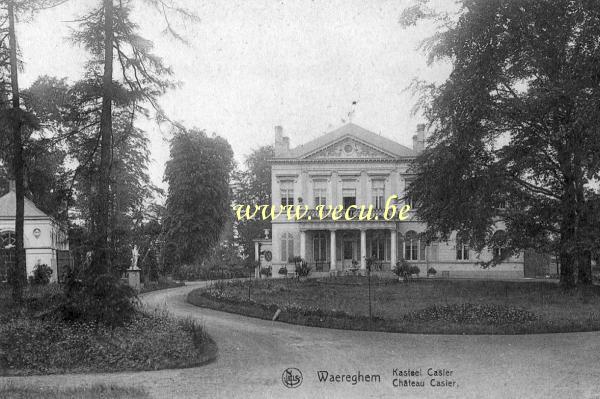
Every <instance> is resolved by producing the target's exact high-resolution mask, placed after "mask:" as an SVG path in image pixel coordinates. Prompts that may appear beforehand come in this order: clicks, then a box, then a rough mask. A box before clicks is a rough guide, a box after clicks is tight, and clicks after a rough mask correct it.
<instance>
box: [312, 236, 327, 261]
mask: <svg viewBox="0 0 600 399" xmlns="http://www.w3.org/2000/svg"><path fill="white" fill-rule="evenodd" d="M313 260H314V261H315V262H322V261H325V260H327V235H326V234H325V232H324V231H318V232H316V233H315V234H314V235H313Z"/></svg>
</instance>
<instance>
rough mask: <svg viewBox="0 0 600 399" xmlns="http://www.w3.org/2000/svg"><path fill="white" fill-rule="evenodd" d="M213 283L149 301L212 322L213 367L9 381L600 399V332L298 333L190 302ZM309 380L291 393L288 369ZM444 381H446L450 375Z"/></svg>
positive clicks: (155, 389) (264, 394)
mask: <svg viewBox="0 0 600 399" xmlns="http://www.w3.org/2000/svg"><path fill="white" fill-rule="evenodd" d="M202 284H203V283H192V284H189V285H187V286H186V287H181V288H175V289H170V290H165V291H156V292H152V293H148V294H145V295H144V296H143V300H144V302H146V303H147V304H149V305H151V306H166V307H167V309H168V310H169V311H170V312H172V313H174V314H175V315H177V316H182V317H187V316H190V317H193V318H196V319H199V320H202V321H203V322H204V324H205V326H206V328H207V330H208V332H209V333H210V334H211V335H212V337H213V338H214V339H215V340H216V341H217V344H218V345H219V357H218V359H217V360H216V361H215V362H213V363H211V364H209V365H206V366H204V367H199V368H192V369H183V370H162V371H153V372H138V373H116V374H85V375H55V376H40V377H11V378H0V384H3V383H6V382H8V381H11V382H12V383H13V384H15V385H21V384H27V385H36V386H45V385H51V386H57V385H60V386H77V385H82V384H90V383H96V382H102V383H111V384H117V385H127V386H142V387H144V388H145V389H147V390H148V391H149V392H150V393H151V395H152V397H155V398H271V397H273V398H281V397H285V398H287V397H290V398H333V397H336V398H337V397H339V398H353V397H356V398H363V397H365V398H367V397H368V398H429V397H431V398H488V397H497V398H561V399H562V398H597V399H598V398H600V383H599V381H600V371H599V369H600V368H599V365H600V333H596V332H594V333H576V334H552V335H550V334H548V335H521V336H485V335H480V336H447V335H437V336H436V335H410V334H409V335H406V334H391V333H374V332H361V331H342V330H329V329H320V328H311V327H303V326H295V325H289V324H284V323H278V322H270V321H265V320H258V319H252V318H247V317H243V316H238V315H232V314H228V313H222V312H217V311H213V310H208V309H202V308H197V307H195V306H193V305H190V304H188V303H186V302H185V296H186V294H187V292H189V291H190V290H191V289H193V288H196V287H198V286H201V285H202ZM287 367H296V368H298V369H300V370H301V371H302V373H303V382H302V384H301V385H300V386H299V387H298V388H295V389H289V388H285V387H284V386H283V384H282V381H281V375H282V372H283V370H284V369H285V368H287ZM430 367H431V368H435V369H442V368H445V369H449V370H452V375H451V376H450V377H447V379H449V380H452V381H455V382H456V384H457V386H456V387H437V388H434V387H431V386H430V380H431V378H432V377H427V376H424V377H417V378H413V380H419V381H424V383H425V387H394V386H393V381H394V379H403V377H395V376H393V370H394V369H398V370H403V369H421V370H422V372H423V373H426V372H427V369H428V368H430ZM318 370H327V371H329V372H330V373H340V374H347V373H350V374H356V373H358V372H360V373H361V374H379V375H380V376H381V382H379V383H358V384H356V385H352V383H351V382H350V383H346V382H341V383H329V382H328V383H321V382H318V379H317V371H318ZM440 379H441V380H444V378H443V377H442V378H440Z"/></svg>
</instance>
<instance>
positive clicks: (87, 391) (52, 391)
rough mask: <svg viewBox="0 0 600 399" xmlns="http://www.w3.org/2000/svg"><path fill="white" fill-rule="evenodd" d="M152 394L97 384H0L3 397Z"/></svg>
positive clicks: (124, 398)
mask: <svg viewBox="0 0 600 399" xmlns="http://www.w3.org/2000/svg"><path fill="white" fill-rule="evenodd" d="M149 397H150V396H149V395H148V393H147V392H146V391H144V390H143V389H139V388H131V387H117V386H112V385H103V384H95V385H92V386H89V387H78V388H48V387H43V388H33V387H20V386H17V385H12V384H9V385H5V386H0V398H3V399H147V398H149Z"/></svg>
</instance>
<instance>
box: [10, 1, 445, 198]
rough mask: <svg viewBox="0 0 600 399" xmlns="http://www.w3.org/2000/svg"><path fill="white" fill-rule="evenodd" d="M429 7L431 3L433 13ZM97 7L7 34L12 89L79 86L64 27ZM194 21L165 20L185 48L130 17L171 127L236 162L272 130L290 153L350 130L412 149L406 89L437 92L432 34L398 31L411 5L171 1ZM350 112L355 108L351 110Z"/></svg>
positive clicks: (146, 20) (155, 165) (425, 29)
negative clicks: (51, 80)
mask: <svg viewBox="0 0 600 399" xmlns="http://www.w3.org/2000/svg"><path fill="white" fill-rule="evenodd" d="M442 1H443V0H439V1H438V3H440V4H441V3H442ZM98 3H99V1H98V0H77V1H75V0H71V1H68V2H66V3H65V4H63V5H61V6H58V7H56V8H54V9H50V10H45V11H43V12H40V13H39V14H37V15H36V16H35V17H33V19H32V18H28V19H27V20H24V21H20V23H19V25H18V29H17V34H18V37H19V44H20V48H21V52H22V58H23V61H24V72H23V73H22V74H21V77H20V79H21V86H22V87H27V86H29V85H30V84H31V83H32V82H33V81H34V80H35V79H36V78H37V77H38V76H40V75H50V76H56V77H59V78H62V77H66V78H68V80H69V81H70V82H74V81H76V80H77V79H79V78H81V76H82V73H83V70H84V63H85V61H86V59H87V54H86V52H85V51H84V50H83V49H81V48H79V47H77V46H76V45H74V44H73V43H72V42H71V41H70V40H69V34H70V32H71V31H72V30H73V29H75V28H76V27H77V23H76V22H74V21H75V20H76V19H77V18H78V17H81V16H82V15H83V14H84V13H85V12H86V11H88V10H90V9H91V8H92V7H94V6H95V5H97V4H98ZM180 4H183V5H185V6H187V7H188V8H189V9H190V10H192V11H193V12H195V14H196V15H197V16H198V17H199V18H200V21H199V22H197V23H189V22H185V21H181V20H178V19H176V18H174V19H172V20H171V21H172V23H174V24H175V27H176V29H177V30H178V32H179V33H181V34H182V36H184V37H185V38H186V39H187V41H188V43H187V44H184V43H181V42H177V41H174V40H173V39H169V38H168V37H166V36H165V35H164V34H163V33H162V29H163V28H164V23H163V20H162V18H161V16H160V15H158V14H157V13H156V12H154V11H153V10H152V9H150V8H148V7H136V9H135V10H134V14H133V18H134V20H135V21H136V22H137V23H138V24H139V30H140V34H141V35H142V36H144V37H146V38H148V39H150V40H152V41H153V42H154V44H155V50H154V52H155V54H157V55H159V56H161V57H162V58H163V59H164V60H165V62H166V64H168V65H170V66H171V67H172V69H173V71H174V79H175V80H177V81H178V82H179V83H180V87H179V88H177V89H175V90H172V91H170V92H169V93H167V94H166V95H165V96H163V97H162V98H161V101H160V102H161V105H162V106H163V108H164V109H165V111H166V113H167V114H168V115H169V117H170V118H171V119H173V120H177V121H179V122H181V123H183V124H184V125H185V126H187V127H196V128H199V129H202V130H205V131H207V132H208V133H216V134H218V135H220V136H222V137H224V138H226V139H227V140H228V141H229V143H230V144H231V146H232V148H233V151H234V154H235V158H236V160H237V161H238V162H239V163H242V162H243V159H244V157H245V156H246V155H248V154H249V153H250V152H251V151H252V150H253V149H256V148H258V147H260V146H263V145H267V144H272V143H273V140H274V132H273V130H274V126H276V125H281V126H283V129H284V134H285V135H288V136H289V137H290V140H291V145H292V146H296V145H300V144H303V143H305V142H306V141H308V140H311V139H313V138H315V137H318V136H320V135H322V134H324V133H325V132H328V131H331V130H334V129H335V128H338V127H340V126H342V125H343V124H344V123H346V122H348V113H349V112H351V111H354V112H353V114H352V122H353V123H355V124H357V125H360V126H362V127H364V128H366V129H369V130H371V131H373V132H375V133H379V134H382V135H383V136H386V137H388V138H391V139H393V140H396V141H398V142H400V143H401V144H404V145H407V146H411V143H412V135H413V134H414V132H415V128H416V125H417V123H419V122H422V117H421V116H420V115H418V114H416V115H413V114H412V111H413V108H414V106H415V102H416V97H415V96H414V93H413V92H412V91H411V90H409V86H410V84H411V82H412V81H413V80H414V79H424V80H434V81H442V80H444V79H445V78H446V77H447V74H448V71H449V68H448V66H447V65H433V66H428V65H427V64H426V57H425V55H424V54H423V52H422V51H421V50H419V49H418V45H419V43H420V42H421V41H422V40H423V39H425V38H426V37H428V36H429V35H430V34H431V33H433V29H432V27H431V26H428V25H427V24H421V25H418V26H417V27H411V28H409V29H404V28H402V27H401V26H400V24H399V23H398V20H399V17H400V14H401V12H402V10H403V9H404V8H405V7H406V6H408V5H410V4H412V1H411V0H389V1H388V0H370V1H364V0H328V1H307V0H297V1H273V0H252V1H248V0H243V1H234V0H207V1H197V0H196V1H194V0H187V1H186V0H180ZM353 102H356V105H355V106H352V103H353ZM141 124H142V126H143V127H144V128H145V129H146V130H147V131H148V134H149V136H150V138H151V157H152V162H151V165H150V175H151V177H152V180H153V182H154V183H155V184H158V185H159V186H161V187H165V185H164V183H163V182H162V179H163V175H164V163H165V162H166V161H167V160H168V157H169V148H168V142H167V141H166V140H167V139H168V133H167V132H166V131H165V130H164V129H162V130H161V129H159V128H158V127H157V126H156V125H154V124H153V123H152V122H150V121H142V122H141Z"/></svg>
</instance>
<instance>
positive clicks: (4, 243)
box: [0, 231, 16, 249]
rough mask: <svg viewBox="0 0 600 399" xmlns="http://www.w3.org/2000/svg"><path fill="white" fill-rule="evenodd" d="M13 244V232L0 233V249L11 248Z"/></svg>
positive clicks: (14, 241)
mask: <svg viewBox="0 0 600 399" xmlns="http://www.w3.org/2000/svg"><path fill="white" fill-rule="evenodd" d="M15 244H16V239H15V233H13V232H12V231H5V232H4V233H2V234H0V249H12V248H14V247H15Z"/></svg>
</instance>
